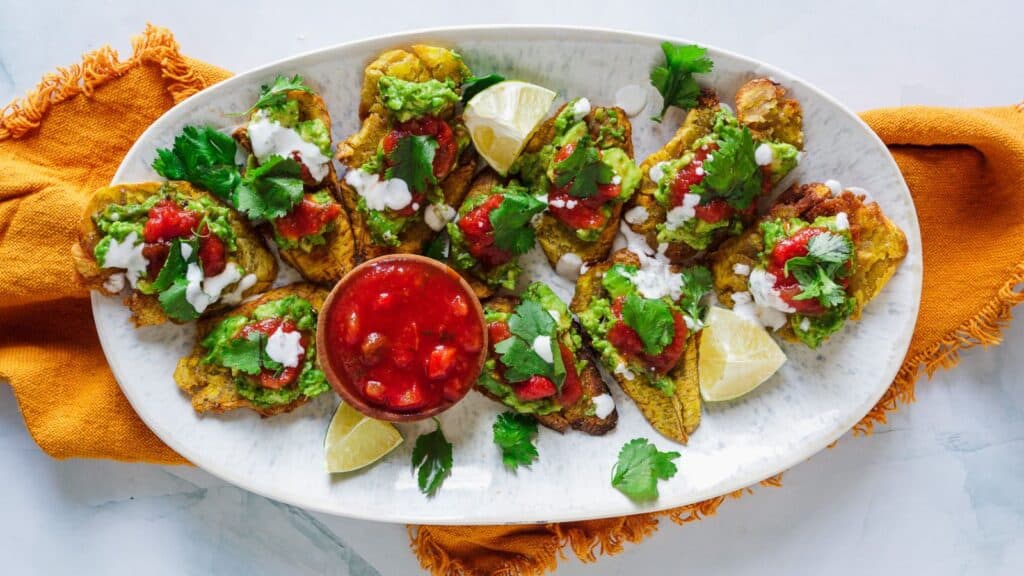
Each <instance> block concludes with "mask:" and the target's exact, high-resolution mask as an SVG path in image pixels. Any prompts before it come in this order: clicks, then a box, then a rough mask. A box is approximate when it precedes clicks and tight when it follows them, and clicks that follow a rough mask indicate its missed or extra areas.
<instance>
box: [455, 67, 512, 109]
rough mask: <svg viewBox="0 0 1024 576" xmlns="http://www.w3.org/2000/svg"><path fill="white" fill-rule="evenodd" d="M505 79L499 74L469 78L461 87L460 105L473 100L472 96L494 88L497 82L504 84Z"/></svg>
mask: <svg viewBox="0 0 1024 576" xmlns="http://www.w3.org/2000/svg"><path fill="white" fill-rule="evenodd" d="M504 81H505V77H504V76H502V75H501V74H488V75H487V76H470V77H469V80H466V83H465V84H463V85H462V103H463V104H465V103H466V102H469V101H470V100H472V99H473V96H476V95H477V94H479V93H481V92H483V91H484V90H486V89H488V88H490V87H491V86H494V85H495V84H497V83H498V82H504Z"/></svg>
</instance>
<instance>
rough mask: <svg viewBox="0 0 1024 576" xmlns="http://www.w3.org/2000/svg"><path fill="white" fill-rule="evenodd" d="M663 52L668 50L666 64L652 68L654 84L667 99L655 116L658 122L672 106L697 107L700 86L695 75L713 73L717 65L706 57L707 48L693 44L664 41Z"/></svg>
mask: <svg viewBox="0 0 1024 576" xmlns="http://www.w3.org/2000/svg"><path fill="white" fill-rule="evenodd" d="M661 51H662V52H664V53H665V65H664V66H656V67H655V68H654V69H653V70H651V85H652V86H654V87H655V88H657V89H658V92H660V93H661V97H662V99H663V101H664V103H663V104H662V107H661V113H659V114H658V115H657V116H655V117H654V118H652V120H654V121H655V122H661V119H662V118H663V117H664V116H665V112H666V111H667V110H668V108H669V106H676V107H678V108H682V109H683V110H688V109H690V108H693V107H694V106H696V105H697V97H698V96H700V85H698V84H697V80H696V79H694V77H693V75H694V74H697V73H705V72H710V71H711V69H712V68H713V67H714V62H712V61H711V59H710V58H708V57H707V56H706V54H707V48H701V47H700V46H697V45H694V44H686V45H682V46H677V45H675V44H672V43H671V42H662V43H661Z"/></svg>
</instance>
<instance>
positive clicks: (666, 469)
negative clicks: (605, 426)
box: [612, 438, 679, 502]
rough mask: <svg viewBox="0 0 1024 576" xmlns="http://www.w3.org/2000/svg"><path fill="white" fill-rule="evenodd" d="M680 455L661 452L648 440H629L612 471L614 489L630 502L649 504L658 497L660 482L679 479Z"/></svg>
mask: <svg viewBox="0 0 1024 576" xmlns="http://www.w3.org/2000/svg"><path fill="white" fill-rule="evenodd" d="M676 458H679V452H660V451H658V448H657V447H656V446H655V445H654V444H651V443H650V442H649V441H648V440H647V439H646V438H636V439H633V440H630V441H629V442H627V443H626V445H625V446H623V447H622V450H621V451H620V452H619V460H618V462H616V463H615V467H614V468H612V486H613V487H615V488H617V489H618V490H619V492H622V493H623V494H625V495H626V496H628V497H629V498H630V499H632V500H635V501H637V502H646V501H650V500H654V499H656V498H657V497H658V480H668V479H669V478H671V477H673V476H675V475H676V471H677V469H676V465H675V464H674V463H673V462H672V461H673V460H675V459H676Z"/></svg>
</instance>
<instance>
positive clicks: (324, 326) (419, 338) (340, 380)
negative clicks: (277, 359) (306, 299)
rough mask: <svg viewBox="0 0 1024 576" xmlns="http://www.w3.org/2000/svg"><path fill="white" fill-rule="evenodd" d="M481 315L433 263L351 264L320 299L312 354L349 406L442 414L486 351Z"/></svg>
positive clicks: (397, 257) (382, 412) (404, 415)
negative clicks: (320, 304)
mask: <svg viewBox="0 0 1024 576" xmlns="http://www.w3.org/2000/svg"><path fill="white" fill-rule="evenodd" d="M486 334H487V333H486V330H485V329H484V311H483V307H482V306H481V305H480V301H479V300H478V299H477V298H476V296H475V295H474V294H473V291H472V289H471V288H470V287H469V284H467V283H466V281H465V280H464V279H463V278H462V277H461V276H460V275H459V274H458V273H457V272H455V271H454V270H452V269H451V268H449V267H448V266H445V265H444V264H442V263H441V262H438V261H437V260H433V259H430V258H427V257H424V256H418V255H415V254H393V255H390V256H382V257H380V258H375V259H373V260H370V261H368V262H365V263H363V264H361V265H359V266H357V267H355V268H354V269H353V270H352V271H351V272H349V273H348V274H347V275H345V277H344V278H342V279H341V281H340V282H338V284H337V285H336V286H335V287H334V289H333V290H332V291H331V293H330V295H329V296H328V297H327V300H326V301H325V302H324V308H323V311H322V312H321V313H320V320H319V325H318V326H317V334H316V340H317V353H318V354H319V355H320V358H321V363H322V364H323V367H324V373H325V374H326V375H327V380H328V381H329V382H330V383H331V386H332V387H333V388H334V390H335V391H336V392H337V393H338V394H339V395H340V396H341V397H342V398H343V399H344V400H345V402H348V403H349V404H350V405H352V407H354V408H356V409H357V410H359V411H360V412H362V413H363V414H366V415H367V416H370V417H372V418H376V419H379V420H390V421H393V422H408V421H413V420H422V419H424V418H429V417H431V416H434V415H435V414H438V413H440V412H443V411H444V410H447V409H448V408H450V407H452V406H453V405H454V404H455V403H456V402H458V401H459V400H461V399H462V398H463V397H464V396H465V395H466V393H467V392H469V389H470V388H472V387H473V384H474V383H475V382H476V379H477V376H478V375H479V374H480V370H481V368H482V367H483V364H484V360H485V358H486V353H487V335H486Z"/></svg>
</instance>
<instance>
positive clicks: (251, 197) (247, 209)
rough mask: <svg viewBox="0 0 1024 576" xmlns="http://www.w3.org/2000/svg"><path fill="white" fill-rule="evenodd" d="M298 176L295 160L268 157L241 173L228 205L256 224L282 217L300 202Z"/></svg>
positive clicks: (301, 188)
mask: <svg viewBox="0 0 1024 576" xmlns="http://www.w3.org/2000/svg"><path fill="white" fill-rule="evenodd" d="M301 175H302V166H301V165H300V164H299V163H298V162H296V161H295V160H293V159H291V158H284V157H282V156H271V157H270V158H267V159H266V161H264V162H263V163H262V164H260V165H259V166H250V167H249V169H248V170H246V171H245V177H243V178H242V182H241V183H240V184H239V185H238V188H236V189H235V193H234V195H233V198H232V199H233V202H232V203H233V204H234V205H235V208H237V209H238V211H239V212H243V213H245V215H246V216H247V217H248V218H249V219H250V220H253V221H256V222H260V221H264V220H267V221H269V220H274V219H277V218H282V217H284V216H286V215H287V214H288V213H289V212H291V211H292V208H294V207H295V205H296V204H298V203H299V202H300V201H301V200H302V197H303V187H302V179H301Z"/></svg>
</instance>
